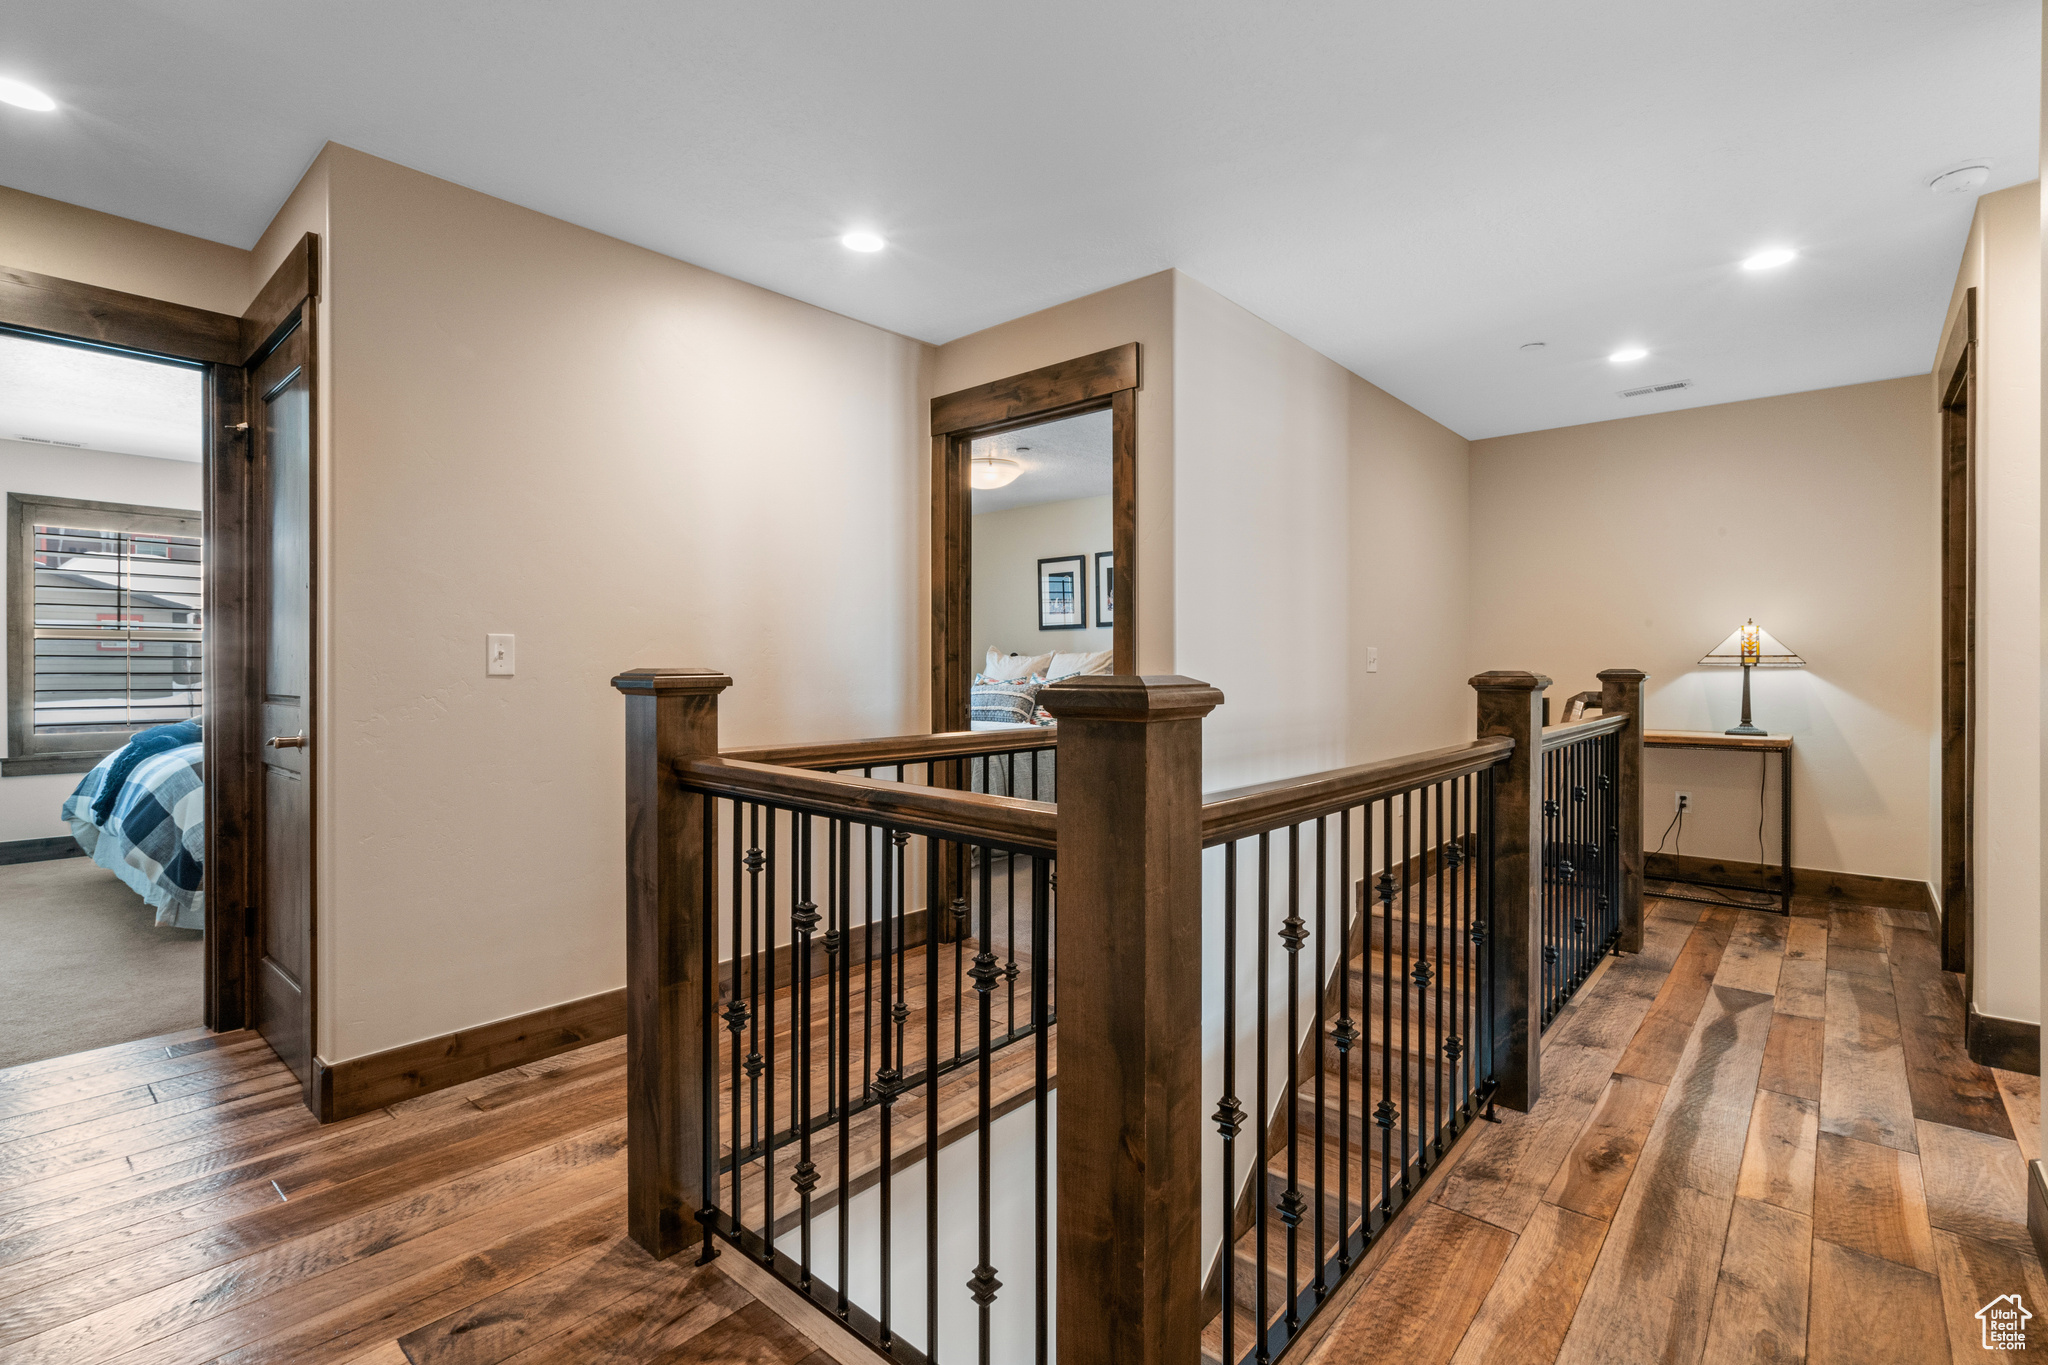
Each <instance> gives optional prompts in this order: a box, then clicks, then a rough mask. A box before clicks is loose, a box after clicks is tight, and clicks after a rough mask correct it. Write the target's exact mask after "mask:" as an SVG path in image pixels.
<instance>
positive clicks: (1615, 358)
mask: <svg viewBox="0 0 2048 1365" xmlns="http://www.w3.org/2000/svg"><path fill="white" fill-rule="evenodd" d="M1648 354H1649V352H1648V351H1646V350H1644V349H1643V348H1642V347H1640V346H1624V347H1622V348H1621V349H1620V350H1618V351H1616V352H1615V353H1614V354H1613V355H1611V356H1609V357H1607V360H1608V363H1609V364H1612V365H1632V364H1634V363H1635V362H1636V361H1638V360H1641V359H1642V358H1643V357H1644V356H1646V355H1648Z"/></svg>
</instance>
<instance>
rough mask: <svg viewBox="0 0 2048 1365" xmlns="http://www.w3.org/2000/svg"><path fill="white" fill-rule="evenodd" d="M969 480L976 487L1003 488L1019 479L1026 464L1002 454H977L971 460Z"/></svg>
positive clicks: (968, 472)
mask: <svg viewBox="0 0 2048 1365" xmlns="http://www.w3.org/2000/svg"><path fill="white" fill-rule="evenodd" d="M969 464H970V468H969V469H968V471H967V481H968V482H969V483H971V484H973V485H974V486H975V487H976V488H983V489H987V488H1003V487H1006V486H1008V485H1009V484H1013V483H1015V482H1016V481H1017V476H1018V475H1019V474H1022V473H1023V472H1024V466H1023V465H1021V464H1018V463H1017V462H1016V461H1015V460H1010V459H1005V458H1004V457H1002V456H1001V455H977V456H975V457H974V458H973V460H971V461H969Z"/></svg>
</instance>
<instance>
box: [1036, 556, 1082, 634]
mask: <svg viewBox="0 0 2048 1365" xmlns="http://www.w3.org/2000/svg"><path fill="white" fill-rule="evenodd" d="M1087 625H1088V556H1087V555H1061V556H1060V557H1059V558H1057V559H1041V560H1039V561H1038V628H1039V629H1040V630H1082V629H1085V628H1086V627H1087Z"/></svg>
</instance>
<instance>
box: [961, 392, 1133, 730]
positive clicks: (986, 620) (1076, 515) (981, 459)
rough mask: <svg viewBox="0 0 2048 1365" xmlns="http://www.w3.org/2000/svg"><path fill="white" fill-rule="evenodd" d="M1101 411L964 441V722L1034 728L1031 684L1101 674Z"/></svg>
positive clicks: (1106, 558)
mask: <svg viewBox="0 0 2048 1365" xmlns="http://www.w3.org/2000/svg"><path fill="white" fill-rule="evenodd" d="M1111 427H1112V417H1111V413H1110V412H1109V410H1108V409H1107V408H1102V409H1097V410H1096V411H1094V412H1084V413H1080V414H1078V415H1076V416H1072V417H1062V418H1057V419H1055V420H1053V421H1050V422H1040V423H1037V424H1034V425H1031V426H1024V427H1017V428H1015V429H1013V430H1009V431H1004V432H999V433H996V434H993V435H988V436H981V437H977V438H975V440H974V441H973V442H972V444H971V446H970V448H969V459H968V483H969V485H970V486H971V488H972V490H973V491H972V495H971V496H972V508H973V515H972V519H971V521H970V523H969V524H970V528H971V535H970V540H969V544H970V546H971V556H970V559H971V569H970V572H969V583H970V585H971V588H970V592H969V617H970V619H971V620H972V622H973V635H972V637H971V638H972V640H973V643H974V646H975V649H976V653H975V656H974V660H973V664H974V677H973V679H972V681H971V683H970V685H969V687H970V690H969V694H968V720H969V725H970V728H971V729H975V730H994V729H1006V728H1010V727H1013V726H1026V725H1038V724H1042V723H1044V722H1045V720H1046V717H1045V715H1044V713H1043V712H1042V711H1041V710H1040V708H1039V707H1038V704H1037V702H1038V692H1039V690H1040V689H1042V688H1043V687H1045V686H1047V685H1048V684H1050V683H1052V682H1057V681H1058V680H1060V679H1061V678H1066V677H1070V676H1074V675H1077V674H1088V673H1108V672H1110V671H1112V663H1113V661H1114V657H1115V653H1114V651H1115V643H1116V641H1115V630H1116V596H1117V593H1116V547H1115V541H1114V535H1115V522H1114V518H1113V516H1112V515H1111V511H1110V505H1111V495H1112V492H1113V488H1114V478H1113V468H1112V449H1113V442H1112V430H1111Z"/></svg>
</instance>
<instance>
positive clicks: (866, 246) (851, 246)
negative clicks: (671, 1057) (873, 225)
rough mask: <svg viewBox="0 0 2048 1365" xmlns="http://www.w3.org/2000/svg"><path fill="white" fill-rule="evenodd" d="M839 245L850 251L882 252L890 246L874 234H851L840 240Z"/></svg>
mask: <svg viewBox="0 0 2048 1365" xmlns="http://www.w3.org/2000/svg"><path fill="white" fill-rule="evenodd" d="M839 245H841V246H843V247H845V248H846V249H847V250H848V251H880V250H881V249H882V248H883V247H885V246H887V245H889V244H888V243H887V242H885V241H883V240H882V239H881V238H880V237H877V236H876V235H875V234H874V233H872V232H849V233H847V234H846V235H845V236H844V237H841V238H840V239H839Z"/></svg>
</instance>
